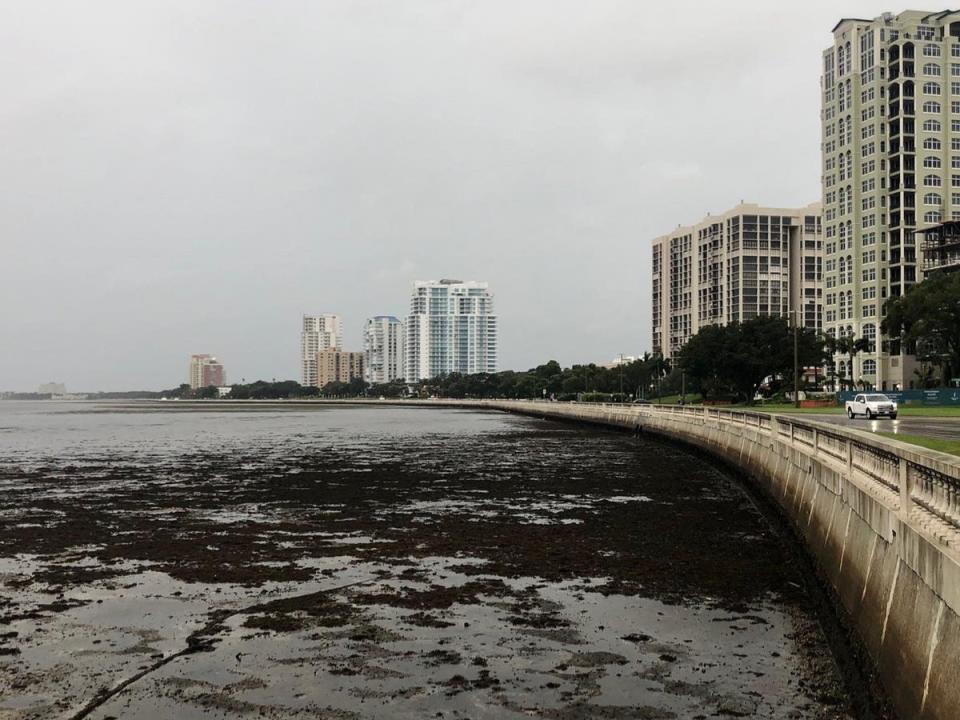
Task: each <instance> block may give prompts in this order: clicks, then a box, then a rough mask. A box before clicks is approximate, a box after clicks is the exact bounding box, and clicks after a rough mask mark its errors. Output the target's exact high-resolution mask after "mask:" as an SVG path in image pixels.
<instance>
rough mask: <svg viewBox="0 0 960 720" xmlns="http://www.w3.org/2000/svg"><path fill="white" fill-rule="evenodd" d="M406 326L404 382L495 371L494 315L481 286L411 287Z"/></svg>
mask: <svg viewBox="0 0 960 720" xmlns="http://www.w3.org/2000/svg"><path fill="white" fill-rule="evenodd" d="M405 328H406V330H405V352H404V372H405V374H406V378H407V382H417V381H418V380H422V379H429V378H434V377H437V376H439V375H446V374H447V373H452V372H458V373H464V374H469V373H480V372H488V373H492V372H496V371H497V316H496V315H494V314H493V295H492V294H491V293H490V290H489V287H488V285H487V283H485V282H474V281H468V282H463V281H461V280H427V281H418V282H416V283H414V285H413V295H412V296H411V298H410V314H409V315H408V316H407V321H406V325H405Z"/></svg>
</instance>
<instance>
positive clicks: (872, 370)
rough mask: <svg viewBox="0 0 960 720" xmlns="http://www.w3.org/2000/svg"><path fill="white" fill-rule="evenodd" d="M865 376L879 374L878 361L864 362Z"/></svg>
mask: <svg viewBox="0 0 960 720" xmlns="http://www.w3.org/2000/svg"><path fill="white" fill-rule="evenodd" d="M863 374H864V375H876V374H877V361H876V360H864V361H863Z"/></svg>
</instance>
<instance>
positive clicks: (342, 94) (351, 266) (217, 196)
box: [0, 0, 937, 391]
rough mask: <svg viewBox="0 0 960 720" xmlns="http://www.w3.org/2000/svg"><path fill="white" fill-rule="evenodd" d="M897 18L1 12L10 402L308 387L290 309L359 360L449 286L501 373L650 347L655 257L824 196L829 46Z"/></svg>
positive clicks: (810, 8) (211, 8)
mask: <svg viewBox="0 0 960 720" xmlns="http://www.w3.org/2000/svg"><path fill="white" fill-rule="evenodd" d="M705 8H709V9H705ZM900 9H901V8H897V7H883V6H878V5H876V4H874V3H866V2H859V1H855V0H851V1H850V2H846V3H842V4H838V3H836V2H828V1H826V0H811V1H808V2H804V3H792V4H786V3H779V2H770V1H769V0H757V1H756V2H746V1H728V2H723V3H709V4H708V3H704V2H702V1H698V2H689V1H688V0H674V1H672V2H669V3H657V4H655V5H654V4H653V3H646V2H639V1H638V0H632V1H630V2H627V1H614V0H590V1H589V2H584V1H583V0H509V1H508V0H483V2H473V1H470V2H468V1H466V0H461V1H456V0H405V1H403V2H398V1H397V0H382V1H373V0H354V1H349V0H339V1H336V2H334V1H333V0H329V1H323V0H311V1H309V2H308V1H303V2H295V1H292V0H269V2H268V1H267V0H261V1H260V2H240V1H237V0H230V1H229V2H228V1H223V2H215V1H213V0H209V1H203V0H199V1H198V0H189V1H181V2H170V1H164V2H159V1H157V2H151V3H147V2H138V1H136V0H122V1H117V2H108V1H105V0H93V1H91V2H84V3H77V2H73V1H72V0H71V1H69V2H53V1H47V2H42V3H38V2H34V1H33V0H23V1H19V0H7V1H6V2H3V3H0V87H2V88H3V91H2V93H0V268H2V271H3V272H2V280H0V390H4V389H19V390H31V389H35V387H36V385H38V384H39V383H41V382H45V381H49V380H56V381H62V382H65V383H66V384H67V386H68V388H69V389H71V390H77V391H79V390H100V389H103V390H106V389H132V388H138V389H139V388H149V389H159V388H164V387H172V386H175V385H177V384H179V383H180V382H184V381H185V380H186V372H187V357H188V355H189V354H190V353H192V352H210V353H214V354H216V355H217V356H219V357H220V358H221V359H222V360H223V361H224V363H225V364H226V366H227V371H228V375H229V378H230V379H231V380H233V381H239V380H240V379H241V378H245V379H246V380H248V381H250V380H252V379H255V378H267V379H269V378H273V377H276V378H297V376H298V367H299V366H298V361H297V354H298V351H299V335H298V333H299V319H300V316H301V315H302V314H303V313H321V312H335V313H339V314H341V315H342V316H343V318H344V325H345V329H346V336H347V337H346V339H347V346H348V349H352V348H357V349H358V348H359V345H360V331H361V328H362V325H363V321H364V319H365V318H366V317H367V316H369V315H374V314H396V315H402V314H404V313H405V311H406V308H407V303H408V297H409V292H410V286H411V283H412V282H413V281H414V280H417V279H432V278H440V277H456V278H462V279H477V280H487V281H489V282H490V284H491V287H492V289H493V290H494V292H495V294H496V301H497V311H498V314H499V315H500V327H501V338H500V347H501V349H502V350H501V367H503V368H526V367H529V366H532V365H534V364H537V363H539V362H541V361H544V360H546V359H549V358H556V359H558V360H559V361H561V362H562V363H564V364H568V363H573V362H583V361H598V362H604V361H608V360H609V359H610V358H612V357H614V356H615V355H616V354H618V353H621V352H623V353H628V354H632V353H638V352H642V351H644V350H648V349H649V348H650V298H649V286H650V279H649V278H650V259H649V257H650V252H649V240H650V238H652V237H655V236H657V235H659V234H662V233H664V232H666V231H668V230H669V229H670V228H672V227H674V226H676V225H678V224H681V223H683V224H686V223H690V222H693V221H695V220H697V219H698V218H699V217H701V216H702V215H703V214H705V213H707V212H711V211H713V212H719V211H722V210H724V209H726V208H727V207H729V206H731V205H733V204H735V203H736V202H738V201H739V200H741V199H745V200H747V201H748V202H749V201H753V202H760V203H764V204H771V205H785V206H788V205H794V204H796V205H800V204H806V203H808V202H812V201H814V200H817V199H818V198H819V156H818V153H819V149H818V141H819V124H818V123H819V121H818V111H819V101H818V70H819V54H820V51H821V49H822V48H823V47H826V46H827V45H828V44H829V42H830V29H831V28H832V26H833V25H834V23H835V22H836V21H837V19H838V17H839V16H838V13H843V14H845V15H847V16H860V17H874V16H876V15H878V14H880V13H881V12H882V11H884V10H893V11H898V10H900ZM933 9H937V8H933Z"/></svg>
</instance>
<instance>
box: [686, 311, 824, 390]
mask: <svg viewBox="0 0 960 720" xmlns="http://www.w3.org/2000/svg"><path fill="white" fill-rule="evenodd" d="M793 341H794V329H793V328H791V327H790V326H789V325H788V324H787V322H786V320H784V319H783V318H780V317H773V316H768V315H761V316H759V317H756V318H752V319H750V320H746V321H744V322H733V323H730V324H728V325H725V326H722V327H721V326H715V325H709V326H707V327H705V328H703V329H702V330H701V331H700V332H698V333H697V334H696V335H694V336H693V337H692V338H690V340H688V341H687V344H686V345H684V347H683V350H682V351H681V353H680V358H679V361H680V366H681V367H682V368H683V369H684V370H685V371H686V373H687V375H688V376H689V377H690V378H691V380H692V381H693V383H694V384H693V385H692V387H693V388H696V389H699V390H700V392H701V393H702V394H703V395H704V396H705V397H720V396H728V397H733V398H735V399H739V400H744V401H747V402H752V401H753V398H754V397H755V396H756V394H757V392H758V390H759V389H760V386H761V385H762V384H763V382H764V380H766V379H767V378H769V377H776V376H781V377H784V378H792V376H793ZM797 347H798V359H799V363H800V367H807V366H819V365H821V364H823V361H824V358H825V352H824V345H823V341H822V339H821V338H820V337H818V336H817V334H816V333H814V332H813V331H812V330H808V329H806V328H802V329H800V330H798V332H797Z"/></svg>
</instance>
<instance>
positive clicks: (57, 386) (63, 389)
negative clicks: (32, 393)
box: [37, 382, 67, 395]
mask: <svg viewBox="0 0 960 720" xmlns="http://www.w3.org/2000/svg"><path fill="white" fill-rule="evenodd" d="M37 392H38V393H39V394H40V395H66V394H67V386H66V385H64V384H63V383H58V382H48V383H44V384H43V385H41V386H40V387H38V388H37Z"/></svg>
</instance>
